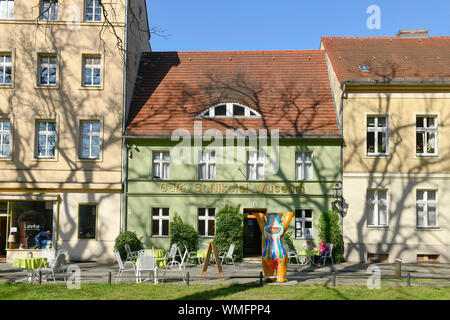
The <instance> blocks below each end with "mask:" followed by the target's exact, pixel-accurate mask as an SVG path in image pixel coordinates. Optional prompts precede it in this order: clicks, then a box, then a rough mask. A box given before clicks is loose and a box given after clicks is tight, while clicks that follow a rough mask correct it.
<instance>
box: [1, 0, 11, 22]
mask: <svg viewBox="0 0 450 320" xmlns="http://www.w3.org/2000/svg"><path fill="white" fill-rule="evenodd" d="M1 2H5V11H4V12H5V16H0V19H14V0H2V1H1ZM0 13H1V11H0Z"/></svg>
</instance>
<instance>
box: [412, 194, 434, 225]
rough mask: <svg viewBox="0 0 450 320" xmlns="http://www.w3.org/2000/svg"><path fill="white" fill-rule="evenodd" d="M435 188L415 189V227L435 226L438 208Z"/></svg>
mask: <svg viewBox="0 0 450 320" xmlns="http://www.w3.org/2000/svg"><path fill="white" fill-rule="evenodd" d="M436 193H437V192H436V191H435V190H417V195H416V201H417V204H416V205H417V227H418V228H437V227H438V210H437V205H438V203H437V198H436Z"/></svg>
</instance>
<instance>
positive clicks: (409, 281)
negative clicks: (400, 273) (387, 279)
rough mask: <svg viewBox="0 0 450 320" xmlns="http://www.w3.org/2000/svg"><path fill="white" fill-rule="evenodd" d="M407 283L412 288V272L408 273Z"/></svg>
mask: <svg viewBox="0 0 450 320" xmlns="http://www.w3.org/2000/svg"><path fill="white" fill-rule="evenodd" d="M407 282H408V286H410V285H411V272H408V277H407Z"/></svg>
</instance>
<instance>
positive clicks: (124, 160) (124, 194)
mask: <svg viewBox="0 0 450 320" xmlns="http://www.w3.org/2000/svg"><path fill="white" fill-rule="evenodd" d="M128 6H129V0H127V1H126V4H125V29H124V32H125V33H124V39H125V41H124V49H125V55H124V64H123V112H122V201H121V206H120V232H124V231H125V229H126V207H127V201H126V199H127V180H128V173H127V167H128V163H127V161H128V158H127V148H126V141H125V125H126V120H127V114H126V112H127V69H128V68H127V63H128Z"/></svg>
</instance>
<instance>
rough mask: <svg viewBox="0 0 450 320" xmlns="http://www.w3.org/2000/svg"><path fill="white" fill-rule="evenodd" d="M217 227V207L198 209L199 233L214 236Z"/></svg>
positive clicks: (204, 235)
mask: <svg viewBox="0 0 450 320" xmlns="http://www.w3.org/2000/svg"><path fill="white" fill-rule="evenodd" d="M215 227H216V209H214V208H199V209H198V233H199V235H200V236H203V237H214V233H215Z"/></svg>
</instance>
